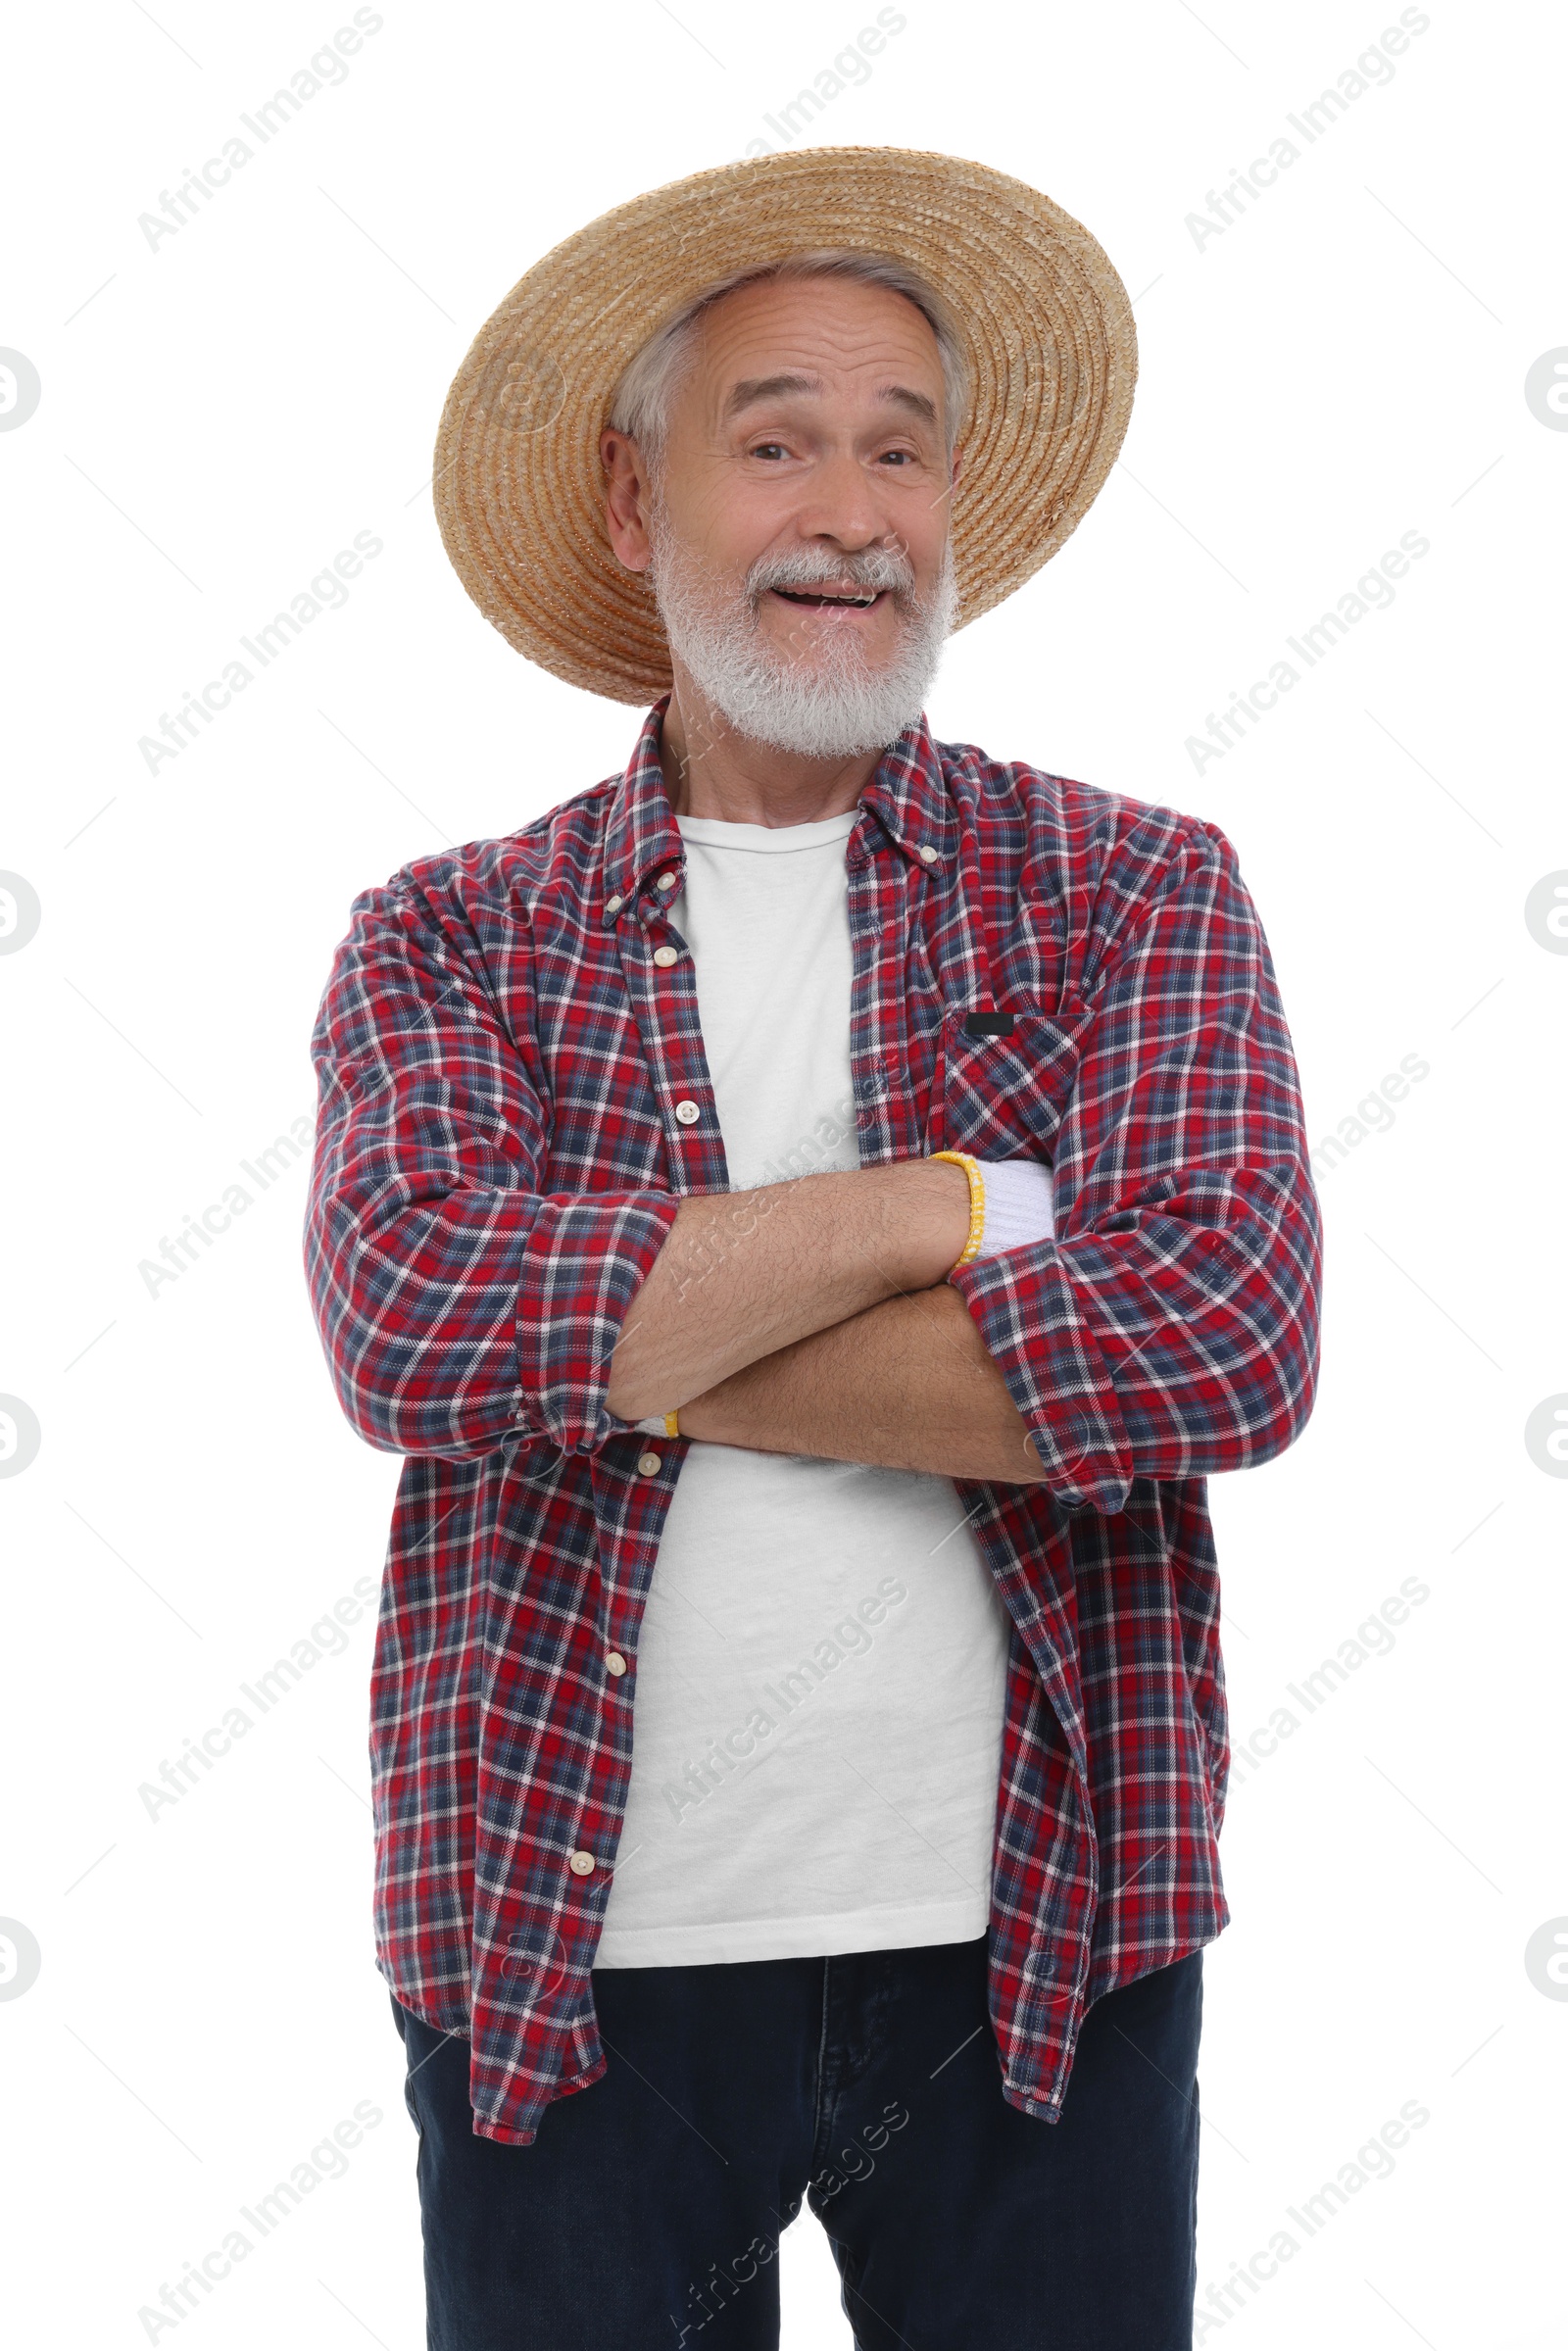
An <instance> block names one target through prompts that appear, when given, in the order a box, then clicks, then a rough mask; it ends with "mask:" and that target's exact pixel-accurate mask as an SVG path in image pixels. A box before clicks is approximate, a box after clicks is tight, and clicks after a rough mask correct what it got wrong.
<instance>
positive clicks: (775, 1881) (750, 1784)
mask: <svg viewBox="0 0 1568 2351" xmlns="http://www.w3.org/2000/svg"><path fill="white" fill-rule="evenodd" d="M678 822H679V825H680V830H681V834H682V837H683V839H684V841H685V844H686V873H687V880H686V888H685V890H684V892H683V893H682V895H681V897H680V898H679V899H677V900H676V902H675V904H674V906H673V907H672V908H671V919H672V920H673V922H674V925H675V927H676V929H677V930H678V931H679V932H680V934H681V936H682V937H683V938H684V939H685V940H686V942H687V944H688V945H689V947H690V948H691V950H692V954H693V957H694V960H695V965H696V977H697V995H698V1004H699V1009H700V1013H701V1017H702V1028H703V1042H704V1045H705V1047H706V1050H707V1054H708V1064H709V1069H710V1072H711V1077H712V1082H713V1091H714V1097H715V1101H716V1104H717V1110H718V1124H719V1132H720V1133H721V1135H722V1136H723V1139H724V1149H725V1153H726V1155H727V1158H728V1162H729V1173H730V1182H731V1184H732V1185H733V1186H734V1187H735V1188H736V1189H737V1190H741V1189H750V1188H752V1187H754V1186H756V1185H759V1184H764V1183H770V1182H775V1181H778V1180H780V1179H781V1178H782V1177H784V1176H787V1175H804V1174H807V1173H809V1172H813V1171H816V1170H820V1169H826V1168H846V1169H847V1168H854V1167H856V1166H858V1164H859V1160H858V1151H857V1146H856V1125H855V1109H854V1097H853V1089H852V1084H851V1073H850V984H851V972H852V958H851V947H850V935H849V908H848V895H847V877H846V870H845V863H844V848H845V843H846V841H847V840H848V838H849V835H850V833H851V831H852V829H853V827H854V822H855V818H854V815H853V813H851V814H848V815H843V816H833V817H829V818H828V819H827V820H826V821H825V822H823V823H819V824H801V825H789V826H785V827H782V828H779V829H772V828H769V827H767V826H764V825H754V824H728V823H724V822H721V821H720V820H718V819H716V818H712V817H691V816H683V817H681V818H679V819H678ZM1009 1638H1010V1632H1009V1620H1008V1617H1007V1613H1006V1609H1005V1605H1004V1603H1003V1601H1002V1597H1001V1595H1000V1593H999V1592H998V1591H997V1588H996V1585H995V1583H994V1581H993V1579H992V1576H991V1573H990V1570H989V1569H988V1568H987V1566H986V1564H985V1560H984V1558H983V1557H982V1555H981V1553H980V1550H979V1546H978V1544H977V1543H975V1540H974V1538H973V1536H972V1534H971V1533H970V1530H969V1528H968V1527H967V1526H966V1525H965V1524H964V1521H963V1511H962V1507H961V1505H960V1503H959V1501H958V1498H957V1495H956V1492H955V1489H954V1486H953V1483H952V1481H951V1479H948V1478H943V1477H931V1476H925V1475H922V1474H919V1473H916V1472H913V1471H907V1470H885V1469H869V1468H862V1467H859V1466H857V1465H856V1464H854V1463H848V1464H846V1463H844V1462H837V1461H817V1460H810V1459H807V1458H804V1457H800V1456H796V1455H792V1454H781V1453H763V1452H752V1451H749V1450H744V1449H742V1448H740V1447H736V1446H729V1445H701V1444H695V1443H694V1444H693V1445H691V1446H690V1448H689V1451H688V1453H687V1457H686V1460H685V1462H684V1464H683V1465H682V1468H681V1472H680V1476H679V1478H678V1479H677V1481H676V1486H675V1492H674V1494H673V1496H672V1497H671V1501H670V1508H669V1514H668V1517H667V1518H666V1520H665V1523H664V1532H663V1536H662V1541H661V1543H660V1549H659V1557H658V1560H657V1562H656V1563H655V1568H654V1575H653V1581H652V1585H651V1587H650V1590H649V1594H648V1602H647V1606H646V1609H645V1612H644V1615H643V1620H642V1630H641V1634H640V1636H639V1641H638V1650H637V1683H636V1695H635V1701H634V1707H633V1715H632V1769H631V1786H630V1790H629V1793H628V1798H627V1805H626V1817H625V1825H624V1828H623V1831H622V1835H621V1840H620V1848H619V1852H618V1854H617V1856H616V1861H615V1869H614V1876H613V1880H612V1883H611V1888H610V1897H609V1902H608V1906H607V1909H606V1913H605V1923H604V1929H603V1933H602V1935H601V1938H600V1942H599V1946H598V1950H597V1952H596V1955H595V1961H594V1964H595V1966H596V1967H664V1966H676V1965H689V1964H692V1963H700V1962H712V1961H720V1960H724V1961H733V1960H748V1959H777V1958H809V1957H811V1956H814V1955H816V1954H819V1953H831V1952H836V1951H868V1950H880V1949H884V1948H901V1947H905V1946H907V1945H910V1944H915V1943H936V1942H957V1941H964V1940H967V1939H968V1938H970V1937H971V1936H974V1935H980V1934H982V1933H983V1932H984V1930H985V1927H986V1923H987V1920H988V1918H989V1915H990V1887H991V1861H992V1839H993V1830H994V1822H995V1816H996V1804H997V1784H998V1778H999V1773H1000V1769H1001V1756H1002V1733H1003V1715H1004V1707H1005V1681H1006V1670H1007V1657H1008V1646H1009Z"/></svg>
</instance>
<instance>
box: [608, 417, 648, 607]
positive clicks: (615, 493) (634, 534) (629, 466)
mask: <svg viewBox="0 0 1568 2351" xmlns="http://www.w3.org/2000/svg"><path fill="white" fill-rule="evenodd" d="M599 458H600V463H601V464H602V465H603V466H604V468H605V526H606V528H607V529H608V531H609V533H610V544H611V546H612V547H613V549H614V551H615V554H616V557H617V558H618V559H619V561H620V562H621V563H623V564H624V565H625V567H626V569H627V570H628V571H646V570H647V568H648V564H649V560H650V557H651V555H652V548H651V546H650V543H649V537H648V525H647V523H646V522H645V520H644V519H643V514H644V508H645V505H646V503H647V497H648V467H647V465H646V464H645V463H644V460H643V455H642V452H641V450H640V449H639V448H638V446H637V444H636V442H635V441H634V440H633V439H632V438H631V435H630V434H629V433H623V432H616V430H615V429H614V427H613V425H608V424H607V425H606V427H605V429H604V431H603V432H602V433H601V434H600V436H599Z"/></svg>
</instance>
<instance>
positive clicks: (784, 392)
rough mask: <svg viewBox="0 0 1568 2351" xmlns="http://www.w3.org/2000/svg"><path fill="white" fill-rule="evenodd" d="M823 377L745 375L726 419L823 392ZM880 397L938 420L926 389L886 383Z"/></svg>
mask: <svg viewBox="0 0 1568 2351" xmlns="http://www.w3.org/2000/svg"><path fill="white" fill-rule="evenodd" d="M821 389H822V380H821V377H820V376H817V375H790V374H784V375H753V376H745V377H743V378H742V379H741V381H740V382H739V383H737V384H735V385H733V386H732V387H731V390H730V393H729V397H728V399H727V400H726V401H725V403H724V410H723V416H724V421H725V422H726V423H727V422H728V421H729V419H730V418H731V417H732V416H739V415H740V413H741V411H742V410H743V409H748V408H754V407H755V406H756V404H757V403H758V402H759V401H760V400H778V399H782V398H785V397H787V396H788V395H790V394H792V393H798V392H805V393H808V394H811V393H819V392H820V391H821ZM877 398H878V400H881V401H886V402H888V403H889V404H891V405H892V406H893V407H896V408H903V409H907V410H908V411H909V413H910V414H911V415H912V416H919V417H920V418H922V419H923V421H924V422H925V423H927V424H931V425H935V423H936V421H937V410H936V402H935V401H934V400H930V399H928V398H927V397H926V395H925V393H924V392H915V391H911V390H910V389H909V387H908V385H907V384H883V385H882V386H881V387H880V389H879V390H878V392H877Z"/></svg>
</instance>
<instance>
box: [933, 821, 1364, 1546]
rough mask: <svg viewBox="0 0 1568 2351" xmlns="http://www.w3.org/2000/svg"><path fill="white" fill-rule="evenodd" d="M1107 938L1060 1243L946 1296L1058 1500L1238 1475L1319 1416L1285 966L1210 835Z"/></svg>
mask: <svg viewBox="0 0 1568 2351" xmlns="http://www.w3.org/2000/svg"><path fill="white" fill-rule="evenodd" d="M1105 903H1106V904H1107V906H1117V912H1116V915H1115V918H1114V919H1115V932H1114V935H1113V936H1111V937H1109V938H1108V939H1107V940H1106V941H1105V942H1103V949H1104V952H1103V955H1102V956H1101V958H1100V964H1099V970H1100V976H1099V978H1098V980H1097V983H1096V984H1095V986H1094V988H1093V990H1092V992H1090V993H1089V994H1088V996H1087V999H1086V1002H1085V1003H1084V1004H1083V1005H1082V1007H1081V1012H1080V1014H1079V1016H1078V1025H1079V1027H1080V1036H1079V1053H1078V1060H1077V1066H1076V1071H1075V1074H1074V1077H1073V1080H1072V1083H1071V1088H1070V1094H1069V1097H1068V1100H1067V1102H1066V1103H1065V1106H1064V1109H1063V1112H1062V1117H1061V1124H1060V1128H1059V1131H1058V1134H1057V1136H1056V1140H1055V1152H1054V1213H1055V1225H1056V1231H1055V1236H1054V1239H1053V1240H1052V1241H1050V1242H1045V1243H1041V1244H1039V1245H1038V1246H1033V1247H1030V1248H1026V1249H1013V1250H1009V1251H1005V1252H1003V1253H1002V1254H1000V1255H997V1256H994V1257H987V1258H981V1259H979V1260H977V1261H976V1262H975V1263H974V1264H972V1265H969V1266H967V1267H965V1268H964V1269H963V1270H962V1271H961V1272H959V1273H956V1274H955V1275H954V1276H953V1282H954V1286H955V1288H956V1289H957V1290H958V1291H959V1293H960V1295H961V1296H962V1298H963V1299H964V1302H965V1304H966V1305H967V1306H968V1309H969V1312H970V1314H971V1315H972V1316H973V1317H974V1320H975V1322H976V1323H977V1325H978V1326H979V1329H980V1332H981V1335H982V1337H983V1338H984V1340H985V1343H986V1347H987V1348H988V1349H989V1351H990V1353H991V1355H992V1356H993V1357H994V1359H995V1361H996V1362H997V1364H998V1366H999V1368H1000V1369H1001V1371H1002V1374H1003V1376H1004V1378H1005V1381H1006V1384H1007V1389H1008V1393H1009V1395H1010V1396H1011V1397H1012V1400H1013V1402H1014V1403H1015V1404H1016V1406H1017V1407H1018V1410H1019V1412H1020V1413H1021V1414H1022V1416H1023V1418H1024V1419H1025V1420H1026V1421H1027V1423H1028V1424H1029V1430H1030V1437H1031V1441H1032V1443H1033V1445H1034V1449H1035V1450H1036V1452H1037V1453H1038V1454H1039V1456H1040V1458H1041V1460H1042V1462H1043V1463H1044V1465H1045V1470H1046V1478H1047V1483H1048V1484H1049V1485H1050V1486H1051V1487H1052V1489H1053V1490H1054V1492H1055V1493H1056V1494H1057V1495H1058V1497H1059V1498H1060V1499H1061V1500H1062V1501H1063V1502H1065V1503H1067V1504H1068V1505H1070V1506H1078V1507H1087V1508H1090V1509H1093V1510H1097V1511H1103V1512H1114V1511H1118V1510H1121V1509H1122V1508H1124V1507H1125V1504H1126V1499H1127V1494H1128V1489H1129V1487H1130V1485H1131V1483H1132V1481H1133V1479H1135V1478H1186V1477H1199V1476H1203V1475H1206V1474H1208V1473H1210V1472H1213V1471H1219V1470H1228V1469H1240V1468H1245V1467H1246V1466H1248V1465H1249V1464H1250V1463H1254V1462H1258V1461H1264V1460H1267V1459H1269V1458H1270V1457H1271V1456H1273V1455H1274V1454H1276V1453H1279V1452H1282V1451H1283V1450H1284V1448H1285V1447H1286V1446H1287V1445H1289V1444H1290V1443H1291V1442H1292V1440H1293V1439H1294V1438H1295V1437H1296V1436H1297V1435H1298V1434H1299V1431H1300V1430H1301V1428H1302V1427H1303V1425H1304V1423H1305V1421H1306V1418H1307V1415H1308V1413H1309V1411H1310V1409H1311V1405H1312V1398H1313V1394H1314V1390H1315V1386H1316V1378H1317V1365H1318V1316H1319V1296H1320V1287H1321V1247H1322V1236H1321V1220H1320V1217H1319V1212H1318V1203H1317V1197H1316V1194H1315V1191H1314V1189H1313V1185H1312V1178H1311V1172H1310V1168H1309V1165H1308V1160H1307V1150H1306V1135H1305V1125H1304V1120H1303V1117H1302V1111H1301V1101H1300V1089H1299V1079H1298V1075H1297V1068H1296V1059H1295V1054H1294V1053H1293V1050H1292V1046H1291V1039H1290V1032H1289V1030H1288V1028H1287V1026H1286V1022H1285V1014H1284V1009H1283V1006H1282V1004H1281V1003H1280V997H1279V990H1278V986H1277V984H1276V979H1275V974H1274V968H1273V963H1272V959H1271V957H1270V955H1269V951H1268V945H1267V942H1266V940H1265V938H1264V936H1263V931H1262V926H1261V924H1260V923H1259V921H1258V917H1257V913H1256V910H1255V908H1254V906H1253V905H1252V902H1251V900H1250V896H1249V894H1248V892H1247V889H1246V887H1245V885H1244V883H1243V881H1242V878H1241V875H1240V872H1239V870H1238V866H1237V861H1236V856H1235V852H1234V850H1233V849H1232V848H1231V845H1230V843H1229V842H1228V841H1227V840H1226V839H1225V838H1224V836H1223V835H1222V834H1220V833H1218V832H1217V831H1216V830H1215V829H1214V828H1213V827H1211V826H1204V827H1201V828H1198V837H1197V839H1196V840H1191V839H1190V840H1189V841H1188V843H1187V844H1186V845H1185V846H1184V848H1183V850H1182V851H1181V852H1180V853H1179V855H1178V857H1176V858H1175V859H1173V860H1172V863H1171V866H1170V868H1169V869H1168V870H1167V872H1166V873H1165V875H1164V876H1162V877H1161V879H1160V880H1159V882H1158V883H1157V884H1156V885H1155V886H1154V888H1153V889H1152V890H1151V891H1150V892H1149V893H1148V895H1147V896H1146V897H1144V898H1143V899H1141V900H1140V901H1139V902H1138V903H1136V904H1134V905H1133V906H1131V907H1127V906H1125V902H1122V903H1121V904H1120V905H1118V903H1117V902H1116V900H1115V894H1114V892H1113V891H1108V892H1106V893H1105Z"/></svg>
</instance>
